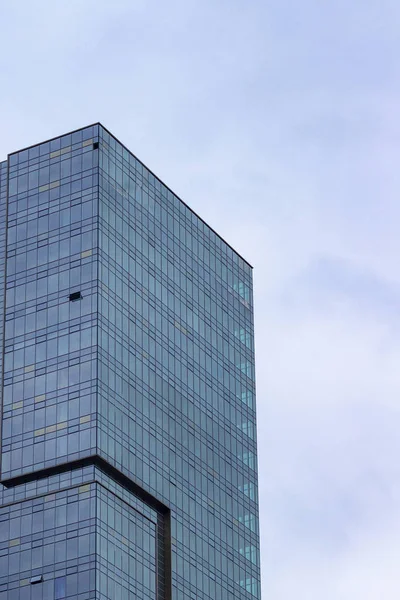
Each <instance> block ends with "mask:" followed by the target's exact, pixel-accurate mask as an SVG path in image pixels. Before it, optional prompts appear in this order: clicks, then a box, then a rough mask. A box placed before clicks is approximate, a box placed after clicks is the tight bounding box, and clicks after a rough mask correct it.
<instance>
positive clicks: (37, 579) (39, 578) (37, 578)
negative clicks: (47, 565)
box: [31, 575, 43, 583]
mask: <svg viewBox="0 0 400 600" xmlns="http://www.w3.org/2000/svg"><path fill="white" fill-rule="evenodd" d="M42 581H43V575H35V576H34V577H31V583H42Z"/></svg>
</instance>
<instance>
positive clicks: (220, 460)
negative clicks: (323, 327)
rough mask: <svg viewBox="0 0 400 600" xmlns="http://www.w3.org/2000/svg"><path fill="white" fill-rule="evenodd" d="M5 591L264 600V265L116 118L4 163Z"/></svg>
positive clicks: (0, 549)
mask: <svg viewBox="0 0 400 600" xmlns="http://www.w3.org/2000/svg"><path fill="white" fill-rule="evenodd" d="M0 347H1V348H2V352H0V361H1V364H0V368H1V378H2V381H1V386H0V389H1V396H2V405H1V406H2V410H1V421H2V434H1V485H0V600H39V599H40V600H53V599H56V600H59V599H61V598H73V599H79V600H89V599H97V600H129V599H132V600H133V599H135V600H136V599H137V600H171V599H173V600H232V599H238V600H239V599H240V600H244V599H248V600H254V598H255V599H259V598H260V565H259V534H258V498H257V458H256V419H255V398H254V392H255V387H254V347H253V311H252V271H251V267H250V266H249V264H248V263H247V262H246V261H245V260H243V259H242V258H241V257H240V256H239V255H238V254H237V253H236V252H235V251H234V250H233V249H232V248H231V247H230V246H229V245H228V244H227V243H226V242H225V241H224V240H223V239H222V238H221V237H220V236H218V234H216V233H215V232H214V231H213V230H212V229H211V228H210V227H208V226H207V225H206V224H205V223H204V221H202V220H201V218H200V217H198V216H197V215H196V214H195V213H194V212H193V211H192V210H190V209H189V208H188V206H186V204H184V203H183V202H182V201H181V200H180V199H179V198H177V196H176V195H174V194H173V192H172V191H171V190H170V189H169V188H167V187H166V186H165V185H164V184H163V183H162V182H161V181H160V180H159V179H158V178H157V177H156V176H155V175H153V173H152V172H151V171H149V170H148V169H147V168H146V167H145V166H144V165H143V164H142V163H141V162H140V161H139V160H138V159H137V158H135V156H133V155H132V154H131V153H130V152H129V151H128V150H127V149H126V148H125V147H124V146H123V145H122V144H121V143H120V142H118V141H117V140H116V139H115V138H114V137H113V136H112V135H111V134H110V133H109V132H108V131H107V130H106V129H105V128H104V127H102V126H101V125H100V124H95V125H92V126H89V127H86V128H84V129H80V130H78V131H75V132H73V133H69V134H67V135H63V136H61V137H58V138H55V139H53V140H50V141H47V142H44V143H42V144H38V145H35V146H32V147H30V148H26V149H24V150H21V151H19V152H13V153H12V154H10V155H9V156H8V158H7V160H6V161H5V162H2V163H0Z"/></svg>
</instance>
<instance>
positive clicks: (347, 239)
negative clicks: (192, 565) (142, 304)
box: [0, 0, 400, 600]
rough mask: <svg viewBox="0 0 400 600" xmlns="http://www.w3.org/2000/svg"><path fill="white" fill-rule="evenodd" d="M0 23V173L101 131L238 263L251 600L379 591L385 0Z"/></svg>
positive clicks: (32, 13)
mask: <svg viewBox="0 0 400 600" xmlns="http://www.w3.org/2000/svg"><path fill="white" fill-rule="evenodd" d="M0 23H1V36H0V160H3V159H5V158H6V156H7V154H8V153H9V152H12V151H14V150H18V149H20V148H23V147H25V146H28V145H31V144H34V143H36V142H40V141H43V140H44V139H47V138H50V137H53V136H58V135H60V134H63V133H65V132H67V131H69V130H72V129H76V128H79V127H82V126H85V125H87V124H89V123H92V122H95V121H101V122H102V123H103V124H104V125H105V126H106V127H107V128H108V129H110V130H111V131H112V132H113V133H114V134H115V135H116V136H117V137H118V138H119V139H120V140H121V141H122V142H123V143H124V144H125V145H126V146H128V147H129V149H131V150H132V152H134V153H135V154H136V155H137V156H138V157H139V158H141V160H142V161H143V162H144V163H145V164H147V165H148V166H149V167H150V168H151V169H152V170H153V171H154V172H155V173H157V174H158V175H159V176H160V177H161V179H162V180H163V181H165V182H166V183H167V184H168V185H169V186H170V187H171V188H172V189H173V190H174V191H175V192H176V193H177V194H178V195H179V196H180V197H181V198H183V199H184V200H185V201H186V202H187V203H188V204H189V206H191V207H192V208H193V209H194V210H195V211H196V212H197V213H198V214H200V215H201V216H202V217H203V218H204V219H205V220H206V221H207V222H208V223H209V224H210V225H211V226H212V227H213V228H214V229H216V230H217V231H218V232H219V233H220V234H221V235H222V236H223V237H224V238H225V239H226V240H227V241H228V242H230V243H231V244H232V245H233V246H234V247H235V248H236V249H237V250H238V251H239V252H240V253H241V254H242V255H243V256H244V257H245V258H246V259H247V260H248V261H249V262H250V263H251V264H252V265H253V266H254V283H255V306H256V315H255V316H256V362H257V391H258V436H259V477H260V517H261V542H262V579H263V582H262V595H263V600H267V599H268V600H291V599H292V598H296V600H303V599H304V600H314V599H315V600H317V599H318V600H320V599H321V598H324V600H355V599H358V598H362V599H363V600H381V599H385V600H392V599H393V600H394V599H396V600H398V598H399V595H400V575H399V567H398V562H399V558H400V461H399V456H400V436H399V435H398V430H399V425H400V369H399V364H400V337H399V331H400V310H399V309H400V270H399V268H398V263H397V261H398V257H399V254H400V236H399V235H398V229H399V218H400V207H399V192H400V170H399V168H398V154H399V153H398V148H399V142H400V109H399V106H400V77H399V75H400V73H399V71H400V67H399V64H400V63H399V60H398V57H399V55H400V37H399V33H398V32H399V27H400V3H399V2H398V0H379V2H378V0H375V1H372V0H351V2H349V0H330V1H325V2H324V1H321V0H303V1H302V2H300V1H299V0H265V1H261V0H250V1H249V2H243V1H242V2H239V1H238V0H229V1H228V0H216V1H215V0H214V1H211V0H203V1H202V2H199V1H197V2H195V1H194V0H170V1H169V2H168V3H167V2H161V1H155V0H113V2H109V1H105V0H96V1H94V0H85V1H84V2H82V1H81V0H69V1H68V2H54V1H50V0H36V1H35V2H31V1H29V0H25V1H22V0H19V1H18V0H16V1H15V2H7V3H6V2H2V3H1V6H0Z"/></svg>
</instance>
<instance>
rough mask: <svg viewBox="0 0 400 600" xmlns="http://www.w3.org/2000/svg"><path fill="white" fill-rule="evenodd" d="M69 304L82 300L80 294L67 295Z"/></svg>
mask: <svg viewBox="0 0 400 600" xmlns="http://www.w3.org/2000/svg"><path fill="white" fill-rule="evenodd" d="M69 300H70V302H76V301H77V300H82V294H81V292H73V293H72V294H70V295H69Z"/></svg>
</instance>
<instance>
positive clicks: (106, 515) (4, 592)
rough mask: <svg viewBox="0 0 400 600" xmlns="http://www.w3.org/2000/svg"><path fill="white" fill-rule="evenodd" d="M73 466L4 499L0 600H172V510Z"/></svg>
mask: <svg viewBox="0 0 400 600" xmlns="http://www.w3.org/2000/svg"><path fill="white" fill-rule="evenodd" d="M75 466H76V468H73V469H70V470H68V471H67V470H65V471H64V472H63V473H53V474H49V473H47V474H44V475H45V476H44V477H43V478H39V479H35V480H33V481H26V482H25V483H21V482H20V483H18V482H15V483H16V484H13V482H8V484H7V485H8V486H9V487H8V489H3V491H2V492H1V496H0V498H1V507H0V600H53V599H62V598H74V599H78V600H92V599H96V600H125V599H129V598H135V599H137V600H156V599H157V600H170V597H171V596H170V582H171V573H170V568H171V560H170V551H171V544H170V539H169V531H170V527H169V511H168V510H167V509H166V507H163V506H162V505H159V503H158V502H157V500H155V499H153V498H151V497H146V492H144V491H142V490H140V489H133V488H134V487H135V486H134V484H131V483H129V482H127V485H124V482H122V481H121V479H122V478H121V476H120V475H119V476H118V478H117V479H116V478H114V477H112V475H111V473H110V469H111V468H110V467H109V466H107V465H105V469H102V468H100V466H99V465H94V464H91V465H87V466H77V465H75ZM107 471H108V472H107Z"/></svg>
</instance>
